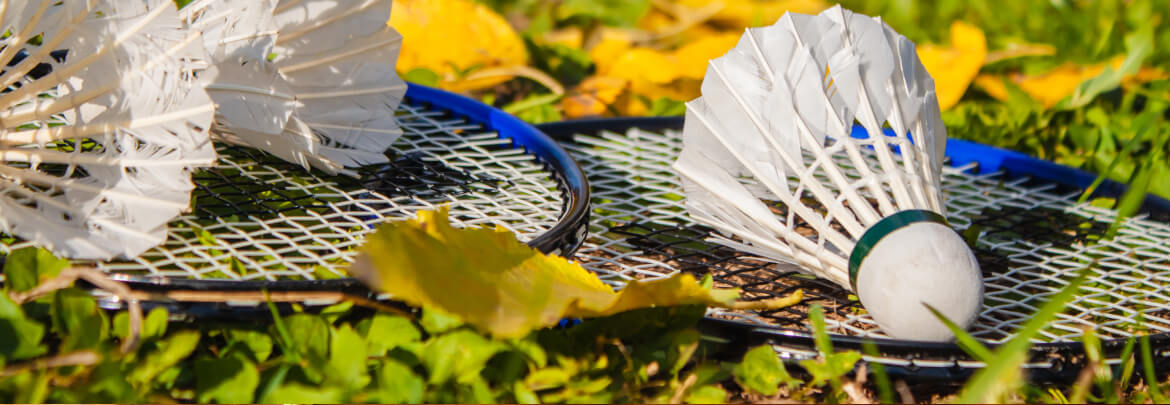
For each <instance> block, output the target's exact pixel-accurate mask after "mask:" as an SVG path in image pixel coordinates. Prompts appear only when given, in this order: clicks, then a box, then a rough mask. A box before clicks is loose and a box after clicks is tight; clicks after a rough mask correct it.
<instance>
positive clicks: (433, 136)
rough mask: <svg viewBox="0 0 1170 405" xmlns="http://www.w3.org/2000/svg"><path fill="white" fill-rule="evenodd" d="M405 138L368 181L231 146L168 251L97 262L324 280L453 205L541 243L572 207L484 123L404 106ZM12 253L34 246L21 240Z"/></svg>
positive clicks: (470, 217)
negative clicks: (365, 249) (369, 238)
mask: <svg viewBox="0 0 1170 405" xmlns="http://www.w3.org/2000/svg"><path fill="white" fill-rule="evenodd" d="M398 119H399V121H400V123H401V125H402V127H403V130H404V132H405V135H403V137H402V138H401V139H400V140H399V141H398V142H396V143H395V146H394V147H393V148H392V151H393V156H392V157H391V160H392V161H393V162H392V163H390V164H388V165H381V166H375V167H369V168H365V169H363V170H362V174H363V176H362V178H361V179H352V178H348V177H338V176H329V175H326V174H324V173H322V172H319V171H313V172H311V173H310V172H307V171H305V170H304V169H302V168H301V167H300V166H297V165H293V164H288V163H285V162H283V161H280V160H279V159H276V158H273V157H271V156H268V155H265V154H263V153H262V152H258V151H255V150H251V149H248V148H242V147H237V146H232V147H221V148H220V149H219V154H220V161H219V163H218V165H217V166H216V167H215V168H214V169H209V170H204V171H201V172H198V173H196V175H195V182H196V185H197V190H196V191H195V192H194V201H195V203H194V209H193V210H192V212H190V213H188V214H187V215H184V216H182V217H180V218H178V219H177V220H175V221H172V222H171V224H170V230H169V235H168V238H167V241H166V243H165V244H164V245H162V246H159V247H157V248H153V249H151V250H148V251H147V252H146V253H144V254H143V255H141V256H140V257H138V258H136V259H134V260H132V261H121V262H117V261H115V262H99V263H92V264H93V265H95V266H96V267H98V268H99V269H101V270H103V271H106V272H108V273H111V274H113V275H114V276H115V277H117V278H123V279H141V278H147V279H158V280H160V281H161V280H163V279H187V280H212V279H215V280H240V281H243V280H257V281H261V280H266V281H282V280H315V279H330V278H340V277H346V274H345V272H344V270H345V268H346V267H347V266H348V263H350V262H351V261H352V260H353V258H354V256H355V255H356V253H357V251H356V250H355V248H357V247H358V246H359V245H360V244H361V243H362V241H363V239H364V237H365V235H367V234H369V233H370V232H373V231H374V230H375V228H376V226H377V225H378V224H380V223H383V222H387V221H391V220H401V219H405V218H409V217H413V216H414V215H415V213H416V212H418V211H420V210H428V209H435V208H437V207H438V206H440V205H442V204H449V205H450V208H451V218H452V220H454V221H456V222H457V224H459V225H463V226H466V225H476V226H495V225H500V226H503V227H504V228H507V229H508V230H510V231H513V232H515V233H516V234H517V235H519V238H520V239H521V240H524V241H528V240H531V239H532V238H534V237H536V236H537V235H540V234H542V233H544V232H545V231H547V230H549V229H551V228H552V227H553V226H554V225H555V224H556V223H557V220H558V218H559V217H560V216H561V215H562V211H563V210H564V209H565V201H564V197H563V193H562V192H560V191H558V187H557V182H556V181H555V180H554V178H553V177H552V173H550V172H549V171H548V170H547V169H545V166H544V165H543V164H542V163H540V162H538V161H537V160H536V158H535V156H533V155H531V154H528V153H526V152H525V151H524V150H523V149H519V148H515V147H513V145H512V141H511V140H508V139H500V138H499V136H498V135H497V134H496V133H495V132H492V131H487V130H485V129H484V127H483V126H482V125H480V124H477V123H474V122H470V121H468V120H466V119H464V118H460V117H454V116H451V115H450V114H448V113H447V112H445V111H440V110H436V109H431V108H427V107H425V106H422V105H411V104H409V103H403V104H402V105H401V106H400V107H399V110H398ZM7 242H8V243H0V252H2V253H5V254H6V253H7V252H8V251H10V250H11V249H14V248H19V247H22V246H26V245H27V242H17V241H15V240H13V239H11V238H9V239H7Z"/></svg>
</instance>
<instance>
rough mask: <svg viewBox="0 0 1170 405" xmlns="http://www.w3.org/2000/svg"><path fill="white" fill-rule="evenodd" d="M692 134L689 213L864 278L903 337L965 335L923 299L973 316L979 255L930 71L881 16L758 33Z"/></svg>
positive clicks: (841, 278) (742, 46)
mask: <svg viewBox="0 0 1170 405" xmlns="http://www.w3.org/2000/svg"><path fill="white" fill-rule="evenodd" d="M854 122H859V123H860V124H861V125H862V126H864V127H865V129H866V130H867V131H868V133H869V134H873V135H872V136H869V137H868V138H864V139H858V138H853V137H851V135H850V134H851V130H852V128H853V125H854ZM885 125H888V126H889V128H891V129H892V130H893V132H894V133H895V134H897V136H892V137H891V136H882V135H880V134H882V129H883V126H885ZM683 137H684V138H683V139H684V150H683V151H682V153H681V155H680V156H679V158H678V161H677V162H676V163H675V166H674V167H675V168H676V170H677V171H678V173H679V174H680V177H681V178H682V180H683V184H684V188H685V193H686V205H687V208H688V211H689V213H690V214H691V216H692V217H693V218H695V219H696V220H698V221H699V222H701V223H704V224H707V225H709V226H711V227H713V228H714V229H716V230H718V231H719V232H720V233H721V234H722V235H725V236H721V237H718V238H717V239H718V240H719V241H721V242H722V243H725V244H727V245H729V246H733V247H736V248H739V249H742V250H745V251H748V252H751V253H753V254H758V255H761V256H765V257H768V258H772V259H774V260H777V261H782V262H789V263H794V264H797V265H799V266H800V268H801V269H802V270H803V271H805V272H808V273H811V274H812V275H815V276H817V277H820V278H824V279H827V280H831V281H833V282H835V283H837V284H839V285H841V286H843V287H845V288H850V289H852V290H854V291H855V292H856V293H857V295H858V296H859V298H860V299H861V302H862V305H863V306H865V308H866V309H867V310H868V312H869V313H870V314H871V315H872V316H873V318H874V320H875V321H876V322H877V323H878V325H879V326H880V327H881V328H882V329H883V331H885V332H886V333H887V334H889V335H891V336H894V337H898V338H907V339H918V340H946V339H950V338H953V335H952V334H951V333H950V332H949V330H947V328H946V327H945V326H944V325H943V324H942V323H941V322H939V321H938V320H937V318H935V317H934V316H933V315H932V314H931V313H930V312H929V311H928V309H927V308H926V306H925V305H923V304H924V303H926V304H930V305H931V306H933V307H935V308H937V309H939V310H940V311H941V312H942V313H943V314H944V315H946V316H947V317H948V318H950V319H951V320H953V321H955V322H956V323H958V324H960V325H970V323H972V322H973V321H974V320H975V318H976V317H977V315H978V313H979V310H980V306H981V301H982V294H983V287H982V279H981V277H980V272H979V267H978V263H977V262H976V261H975V257H974V255H973V254H972V253H971V251H970V249H969V248H968V247H967V246H966V244H965V243H964V242H963V240H962V238H960V237H959V235H958V234H957V233H955V232H954V231H953V230H952V229H951V228H949V227H948V226H947V225H946V224H945V219H943V217H942V216H940V215H939V214H940V213H942V212H943V204H942V203H943V197H942V194H941V191H940V187H939V180H940V171H941V164H942V157H943V156H944V152H945V151H944V148H945V141H946V130H945V128H944V127H943V125H942V122H941V118H940V113H939V108H938V101H937V99H936V96H935V94H934V82H933V80H932V79H931V78H930V75H929V74H927V72H926V70H925V69H924V68H923V66H922V63H920V62H919V60H918V57H917V55H916V53H915V49H914V44H913V43H912V42H910V41H909V40H907V39H906V38H905V37H903V36H901V35H899V34H898V33H897V32H895V31H894V30H893V29H891V28H890V27H889V26H887V25H885V24H884V23H882V22H881V20H880V19H877V18H871V17H868V16H864V15H860V14H855V13H853V12H850V11H848V10H845V9H842V8H841V7H840V6H837V7H833V8H831V9H828V10H826V11H824V12H823V13H821V14H819V15H816V16H812V15H803V14H793V13H788V14H786V15H784V16H783V17H782V18H781V19H780V21H778V22H777V23H776V24H775V25H773V26H769V27H763V28H751V29H748V30H747V31H746V33H745V34H744V36H743V38H742V39H741V40H740V42H739V43H738V44H737V45H736V47H735V48H734V49H732V50H731V51H730V52H728V53H727V55H725V56H723V57H720V58H718V59H715V60H712V61H711V63H710V66H709V68H708V70H707V74H706V77H705V78H704V80H703V84H702V97H700V98H699V99H696V100H694V101H692V102H690V103H688V104H687V117H686V125H685V129H684V135H683Z"/></svg>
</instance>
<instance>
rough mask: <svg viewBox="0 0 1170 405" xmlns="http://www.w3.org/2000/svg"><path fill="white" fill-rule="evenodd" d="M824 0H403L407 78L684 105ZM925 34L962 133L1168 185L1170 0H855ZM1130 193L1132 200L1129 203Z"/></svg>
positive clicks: (549, 99)
mask: <svg viewBox="0 0 1170 405" xmlns="http://www.w3.org/2000/svg"><path fill="white" fill-rule="evenodd" d="M833 4H834V3H831V2H827V1H823V0H552V1H549V0H478V1H473V0H395V2H394V13H393V17H392V18H391V25H392V26H394V27H395V28H397V29H398V30H399V31H400V32H402V34H403V35H404V36H405V40H404V41H405V42H404V45H403V51H402V55H401V58H400V60H399V69H400V71H401V73H402V74H403V75H404V76H405V77H406V78H407V79H408V80H410V81H413V82H417V83H422V84H427V85H433V86H438V87H442V88H445V89H449V90H453V91H459V92H464V93H466V94H470V95H472V96H474V97H477V98H479V99H481V100H483V101H485V102H488V103H490V104H493V105H495V106H497V107H500V108H503V109H504V110H505V111H508V112H510V113H513V114H516V115H518V116H519V117H521V118H523V119H525V120H527V121H529V122H533V123H541V122H548V121H557V120H562V119H575V118H586V117H609V116H654V115H679V114H682V113H683V112H684V109H685V106H684V103H685V102H686V101H689V100H691V99H694V98H696V97H698V96H699V86H700V83H701V82H702V78H703V74H704V73H705V71H706V66H707V62H708V61H709V60H710V59H712V58H716V57H719V56H721V55H723V54H724V53H725V52H726V51H727V50H729V49H730V48H732V47H733V46H735V44H736V42H737V41H738V40H739V37H740V36H741V34H742V33H743V30H744V29H745V28H747V27H753V26H761V25H769V24H772V23H773V22H775V21H776V20H777V19H779V17H780V16H781V15H783V14H784V13H785V12H788V11H792V12H799V13H817V12H820V11H821V10H824V9H826V8H828V7H831V6H832V5H833ZM841 4H842V6H844V7H846V8H848V9H851V10H854V11H857V12H860V13H864V14H868V15H874V16H881V18H882V19H883V20H884V21H885V22H887V23H888V24H890V25H891V26H892V27H893V28H894V29H896V30H898V32H900V33H902V34H903V35H905V36H907V37H909V38H910V39H911V40H913V41H915V42H916V43H917V44H918V54H919V57H920V58H921V59H922V61H923V64H924V65H926V67H927V70H928V71H929V72H930V73H931V75H932V76H933V77H934V79H935V83H936V85H937V86H938V94H939V99H940V100H939V101H940V104H941V105H942V107H943V109H944V112H943V118H944V120H945V122H946V123H947V126H948V129H949V134H950V136H952V137H956V138H962V139H969V140H974V141H978V142H982V143H986V144H991V145H996V146H1000V147H1005V148H1010V149H1015V150H1019V151H1022V152H1025V153H1028V154H1030V155H1033V156H1037V157H1040V158H1043V159H1048V160H1052V161H1055V162H1057V163H1060V164H1064V165H1068V166H1072V167H1076V168H1081V169H1085V170H1088V171H1090V172H1094V173H1100V174H1104V175H1106V176H1107V177H1108V178H1111V179H1113V180H1117V181H1121V182H1126V183H1131V184H1134V185H1136V186H1138V187H1137V188H1138V189H1139V190H1147V191H1150V192H1154V193H1157V194H1160V195H1162V196H1165V197H1170V180H1167V179H1168V178H1170V164H1168V162H1167V159H1166V156H1167V152H1170V147H1168V146H1167V143H1168V141H1170V136H1168V134H1170V129H1168V128H1166V126H1165V125H1162V124H1163V122H1164V120H1165V118H1166V116H1167V114H1166V108H1167V97H1168V96H1167V89H1168V87H1170V85H1168V83H1167V78H1168V77H1170V75H1168V73H1167V71H1168V70H1170V68H1168V66H1167V63H1168V62H1170V51H1168V50H1167V49H1166V48H1165V47H1161V48H1160V47H1158V46H1157V44H1165V43H1168V42H1170V28H1167V27H1168V26H1167V25H1165V24H1161V23H1162V22H1163V21H1164V20H1165V19H1166V18H1167V13H1168V12H1170V0H1126V1H1121V0H1108V1H1079V0H1014V1H964V0H938V1H932V0H845V1H843V2H842V3H841ZM1123 208H1124V207H1123Z"/></svg>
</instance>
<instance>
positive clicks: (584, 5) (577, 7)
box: [557, 0, 650, 27]
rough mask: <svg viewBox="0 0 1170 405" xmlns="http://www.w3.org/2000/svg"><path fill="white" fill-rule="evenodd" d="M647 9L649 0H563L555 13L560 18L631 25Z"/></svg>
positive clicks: (623, 25)
mask: <svg viewBox="0 0 1170 405" xmlns="http://www.w3.org/2000/svg"><path fill="white" fill-rule="evenodd" d="M649 10H650V0H565V1H564V2H562V3H561V7H560V8H559V9H558V10H557V14H558V16H560V18H561V19H570V18H583V19H586V20H599V21H601V22H602V23H604V24H606V25H616V26H621V27H632V26H634V25H635V24H637V23H638V20H639V19H641V18H642V16H643V15H645V14H646V12H647V11H649Z"/></svg>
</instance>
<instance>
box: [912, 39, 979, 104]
mask: <svg viewBox="0 0 1170 405" xmlns="http://www.w3.org/2000/svg"><path fill="white" fill-rule="evenodd" d="M950 42H951V43H950V45H947V46H943V45H936V44H925V45H922V46H919V47H918V58H919V59H921V60H922V65H923V66H924V67H926V71H927V72H930V76H931V77H932V78H934V88H935V93H936V94H937V95H938V104H939V108H940V109H942V110H943V111H946V110H948V109H950V108H951V107H954V105H955V104H957V103H958V102H959V99H961V98H963V93H966V92H967V87H968V86H970V85H971V81H972V80H974V79H975V76H976V75H977V74H979V69H980V68H982V67H983V63H984V61H985V60H986V59H987V38H986V37H984V35H983V31H982V30H980V29H979V27H976V26H973V25H970V24H967V23H964V22H961V21H955V22H954V23H952V24H951V39H950Z"/></svg>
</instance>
